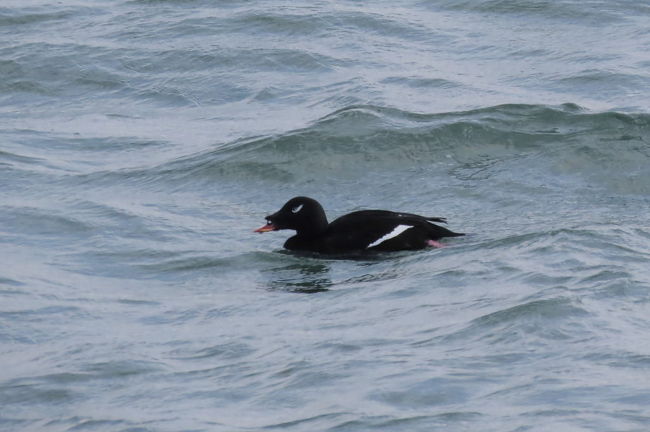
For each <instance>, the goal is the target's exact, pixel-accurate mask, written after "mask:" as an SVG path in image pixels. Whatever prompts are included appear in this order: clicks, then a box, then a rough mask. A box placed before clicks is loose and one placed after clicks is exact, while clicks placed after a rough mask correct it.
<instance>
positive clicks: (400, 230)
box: [366, 225, 413, 249]
mask: <svg viewBox="0 0 650 432" xmlns="http://www.w3.org/2000/svg"><path fill="white" fill-rule="evenodd" d="M409 228H413V226H412V225H397V226H396V227H395V228H394V229H393V230H392V231H391V232H389V233H388V234H386V235H384V236H383V237H381V238H378V239H377V240H375V241H374V242H372V243H370V244H369V245H368V246H366V249H370V248H371V247H375V246H377V245H379V244H382V243H383V242H385V241H386V240H390V239H392V238H394V237H397V236H398V235H400V234H402V233H403V232H404V231H406V230H407V229H409Z"/></svg>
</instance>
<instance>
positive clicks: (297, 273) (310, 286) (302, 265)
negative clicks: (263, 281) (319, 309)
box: [266, 261, 333, 294]
mask: <svg viewBox="0 0 650 432" xmlns="http://www.w3.org/2000/svg"><path fill="white" fill-rule="evenodd" d="M330 271H331V268H330V266H329V265H328V264H327V263H322V262H320V263H319V262H315V261H304V262H299V263H293V264H289V265H285V266H280V267H274V268H271V269H269V270H266V272H268V273H270V274H271V275H272V279H271V280H270V281H269V282H268V285H267V289H269V290H273V291H276V290H277V291H289V292H296V293H305V294H313V293H318V292H323V291H329V289H330V287H331V286H332V285H333V282H332V280H331V278H330V276H329V275H330Z"/></svg>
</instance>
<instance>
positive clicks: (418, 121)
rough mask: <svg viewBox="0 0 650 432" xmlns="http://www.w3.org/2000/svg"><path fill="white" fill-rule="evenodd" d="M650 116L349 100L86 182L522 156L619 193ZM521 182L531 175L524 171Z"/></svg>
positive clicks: (636, 186) (484, 170)
mask: <svg viewBox="0 0 650 432" xmlns="http://www.w3.org/2000/svg"><path fill="white" fill-rule="evenodd" d="M649 142H650V115H647V114H626V113H620V112H596V113H594V112H588V111H587V110H585V109H583V108H581V107H579V106H577V105H575V104H564V105H561V106H545V105H499V106H494V107H487V108H482V109H476V110H470V111H462V112H451V113H439V114H423V113H415V112H408V111H402V110H398V109H395V108H387V107H380V106H374V105H353V106H348V107H346V108H343V109H340V110H337V111H334V112H332V113H331V114H328V115H326V116H324V117H322V118H321V119H319V120H317V121H316V122H314V123H313V124H311V125H309V126H307V127H305V128H303V129H298V130H294V131H289V132H287V133H283V134H279V135H274V136H264V137H254V138H250V139H241V140H236V141H232V142H228V143H224V144H221V145H219V146H217V147H216V148H214V149H210V150H207V151H204V152H200V153H197V154H192V155H188V156H185V157H181V158H176V159H174V160H171V161H168V162H165V163H162V164H160V165H157V166H154V167H146V168H141V169H127V170H118V171H102V172H95V173H92V174H88V175H84V176H81V178H82V179H83V181H85V182H95V181H102V179H104V180H106V179H110V181H114V180H117V181H120V179H121V181H127V182H133V181H135V182H139V183H142V184H156V183H158V182H162V183H164V184H176V185H183V184H187V183H193V182H204V181H216V180H224V181H228V180H232V181H257V180H263V181H265V182H290V181H298V182H301V181H309V180H310V179H317V178H319V177H321V176H324V175H341V176H348V177H350V176H351V177H353V178H354V177H355V176H360V175H363V173H364V172H370V171H377V170H384V171H388V172H397V171H399V170H403V169H409V168H413V167H422V168H425V169H428V170H429V169H430V170H434V171H435V170H442V171H444V172H446V173H448V174H450V175H452V176H454V177H456V178H458V179H459V180H478V179H485V178H487V177H490V176H491V175H494V174H495V173H500V172H501V171H503V170H508V169H514V168H513V167H512V166H509V165H507V163H511V164H514V163H516V161H518V160H520V159H526V161H528V162H532V165H531V164H528V167H529V169H532V170H533V171H535V170H541V171H543V172H544V173H545V174H547V175H549V176H551V177H558V176H577V177H579V178H582V179H583V180H584V181H586V182H593V183H597V184H601V185H604V186H606V187H608V188H611V189H614V190H615V191H617V192H619V193H643V192H645V191H648V190H650V189H649V188H650V174H648V171H647V169H646V165H647V163H648V162H649V159H650V147H649V145H648V143H649ZM522 181H524V182H525V178H523V177H522Z"/></svg>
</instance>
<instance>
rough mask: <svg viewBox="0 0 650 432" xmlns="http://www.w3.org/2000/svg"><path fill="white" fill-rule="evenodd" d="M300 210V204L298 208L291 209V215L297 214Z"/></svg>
mask: <svg viewBox="0 0 650 432" xmlns="http://www.w3.org/2000/svg"><path fill="white" fill-rule="evenodd" d="M300 210H302V204H300V205H299V206H296V207H294V208H292V209H291V213H298V212H299V211H300Z"/></svg>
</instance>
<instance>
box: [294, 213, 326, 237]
mask: <svg viewBox="0 0 650 432" xmlns="http://www.w3.org/2000/svg"><path fill="white" fill-rule="evenodd" d="M328 226H329V223H328V222H327V216H325V212H319V213H318V214H317V215H315V216H314V217H313V218H310V220H309V223H307V224H305V225H304V226H302V227H299V228H298V229H296V237H300V238H304V239H311V238H315V237H319V236H321V235H323V234H324V233H325V231H326V230H327V227H328Z"/></svg>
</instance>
